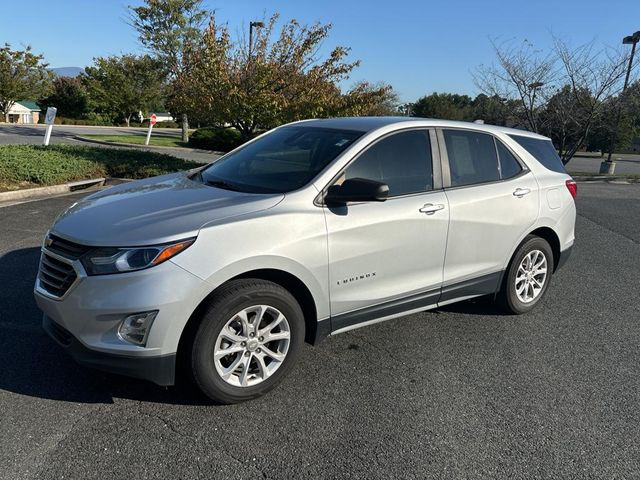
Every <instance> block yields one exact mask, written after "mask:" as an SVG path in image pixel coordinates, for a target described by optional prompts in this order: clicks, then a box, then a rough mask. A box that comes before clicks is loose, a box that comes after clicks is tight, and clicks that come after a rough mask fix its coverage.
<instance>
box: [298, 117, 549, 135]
mask: <svg viewBox="0 0 640 480" xmlns="http://www.w3.org/2000/svg"><path fill="white" fill-rule="evenodd" d="M399 123H406V124H407V126H408V127H415V126H424V127H452V128H455V127H457V128H473V129H474V130H484V131H488V132H502V133H506V134H512V135H513V134H515V135H522V136H527V137H537V138H546V137H543V136H541V135H538V134H537V133H533V132H529V131H527V130H518V129H516V128H509V127H501V126H498V125H488V124H485V123H473V122H459V121H454V120H438V119H436V118H419V117H400V116H398V117H340V118H322V119H312V120H302V121H301V122H295V123H294V124H292V125H299V124H305V125H309V126H314V127H324V128H338V129H344V130H357V131H361V132H371V131H373V130H378V129H379V128H383V127H386V126H389V125H394V124H399Z"/></svg>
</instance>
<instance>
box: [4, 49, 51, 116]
mask: <svg viewBox="0 0 640 480" xmlns="http://www.w3.org/2000/svg"><path fill="white" fill-rule="evenodd" d="M43 59H44V57H43V56H42V55H35V54H34V53H32V52H31V47H26V48H25V49H24V50H11V45H9V44H8V43H6V44H5V45H4V47H2V48H0V113H2V114H3V115H5V117H6V115H8V113H9V110H10V109H11V107H12V106H13V105H14V103H15V102H16V101H19V100H36V99H39V98H42V97H43V96H45V95H46V94H47V92H48V89H49V87H50V84H51V78H52V73H51V72H49V71H48V70H47V67H48V65H47V64H46V63H44V61H43Z"/></svg>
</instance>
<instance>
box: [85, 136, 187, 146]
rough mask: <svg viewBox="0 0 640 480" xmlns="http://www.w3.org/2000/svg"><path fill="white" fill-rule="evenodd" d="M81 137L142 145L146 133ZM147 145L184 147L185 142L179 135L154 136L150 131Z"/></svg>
mask: <svg viewBox="0 0 640 480" xmlns="http://www.w3.org/2000/svg"><path fill="white" fill-rule="evenodd" d="M83 137H86V138H91V139H93V140H101V141H103V142H114V143H135V144H139V145H144V141H145V140H146V135H83ZM149 145H155V146H157V147H186V146H187V143H186V142H183V141H182V138H181V137H174V136H167V135H162V136H156V137H154V136H153V133H152V134H151V140H150V141H149Z"/></svg>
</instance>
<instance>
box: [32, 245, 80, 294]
mask: <svg viewBox="0 0 640 480" xmlns="http://www.w3.org/2000/svg"><path fill="white" fill-rule="evenodd" d="M76 278H77V274H76V271H75V269H74V268H73V266H72V265H71V264H69V263H67V262H63V261H62V260H58V259H57V258H55V257H53V256H52V255H49V254H48V253H47V251H46V250H43V251H42V257H41V258H40V271H39V272H38V280H39V283H40V287H41V288H42V289H43V290H45V291H46V292H48V293H49V294H51V295H53V296H54V297H62V296H63V295H64V294H65V293H67V290H69V288H70V287H71V285H73V282H75V281H76Z"/></svg>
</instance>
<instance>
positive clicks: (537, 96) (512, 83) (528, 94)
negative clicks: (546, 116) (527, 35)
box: [473, 40, 557, 132]
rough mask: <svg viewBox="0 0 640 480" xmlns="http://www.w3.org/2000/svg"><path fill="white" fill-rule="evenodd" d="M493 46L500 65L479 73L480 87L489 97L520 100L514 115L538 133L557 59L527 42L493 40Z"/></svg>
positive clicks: (475, 74)
mask: <svg viewBox="0 0 640 480" xmlns="http://www.w3.org/2000/svg"><path fill="white" fill-rule="evenodd" d="M491 45H492V46H493V50H494V52H495V55H496V58H497V61H498V63H497V65H495V64H494V65H480V66H479V67H478V68H477V69H476V71H475V72H474V74H473V78H474V82H475V84H476V86H477V87H478V88H479V89H480V90H481V91H482V92H484V93H485V94H487V95H489V96H492V97H498V98H506V99H508V100H517V101H518V107H519V108H518V109H517V110H516V111H515V112H514V114H515V115H516V116H517V117H518V120H519V123H522V124H524V126H526V127H527V128H528V129H529V130H531V131H534V132H537V131H538V119H537V115H538V113H539V110H540V107H541V106H543V105H544V103H545V100H546V99H547V98H548V95H547V94H546V91H547V90H548V89H549V88H551V83H552V82H553V80H554V79H555V74H556V68H555V66H556V61H557V59H556V57H555V56H554V55H553V54H552V53H547V54H545V53H543V52H541V51H540V50H537V49H535V48H534V46H533V44H531V43H530V42H528V41H526V40H525V41H524V42H523V43H522V44H521V45H518V46H513V44H512V43H509V42H506V43H502V44H500V45H498V44H497V43H496V42H495V41H494V40H491Z"/></svg>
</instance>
